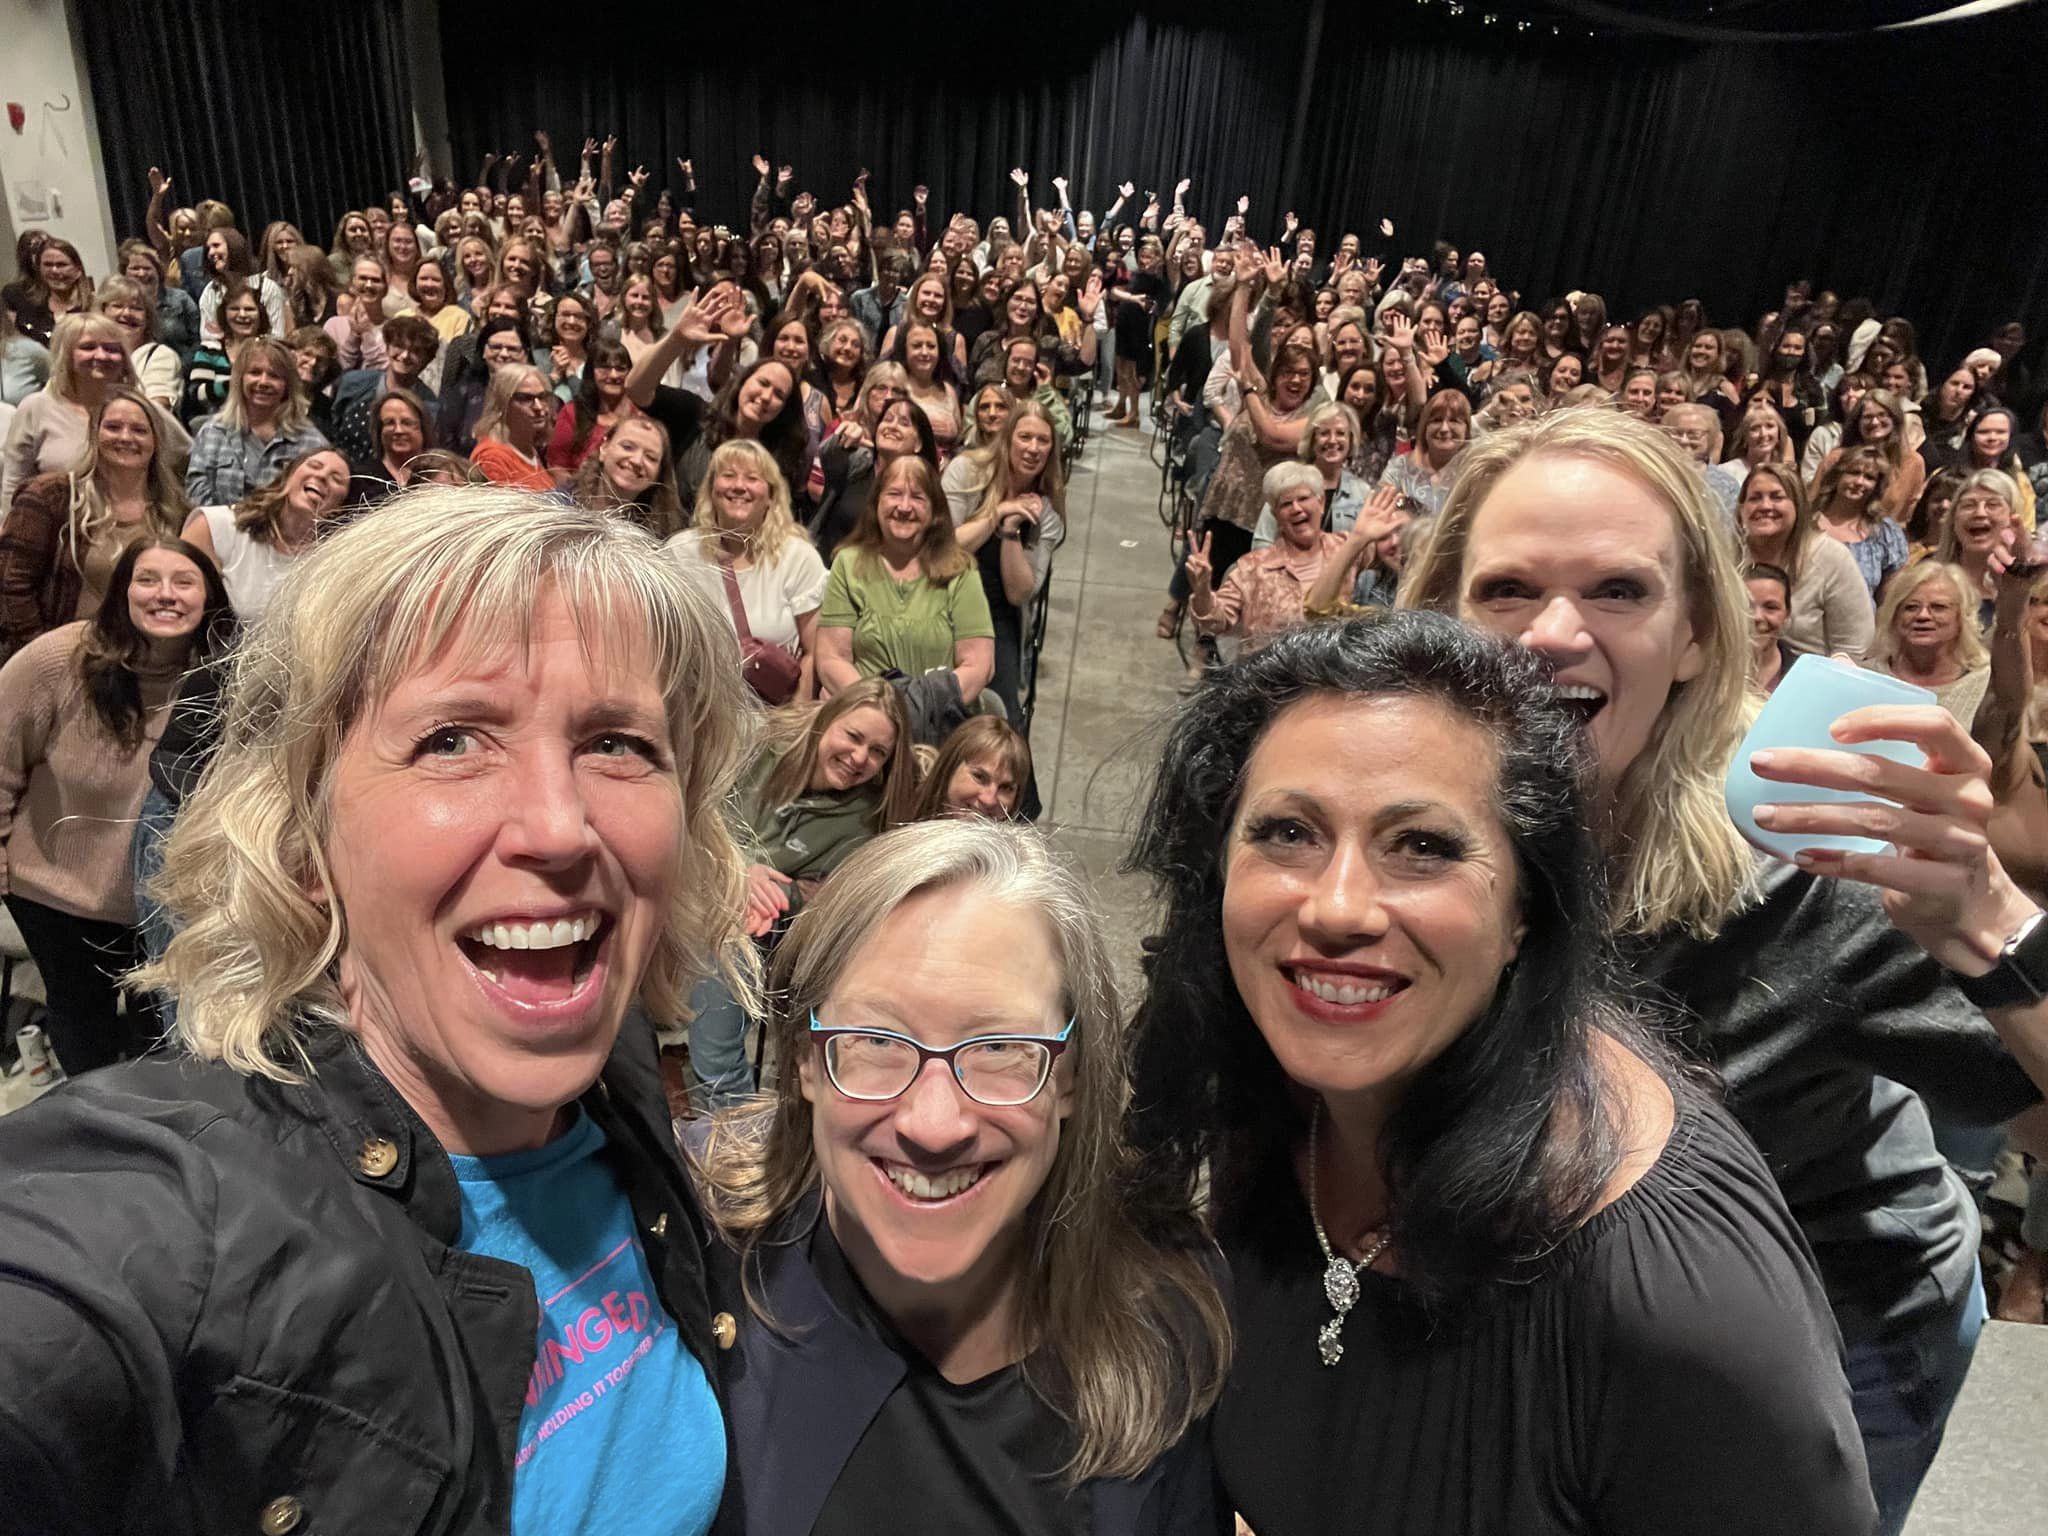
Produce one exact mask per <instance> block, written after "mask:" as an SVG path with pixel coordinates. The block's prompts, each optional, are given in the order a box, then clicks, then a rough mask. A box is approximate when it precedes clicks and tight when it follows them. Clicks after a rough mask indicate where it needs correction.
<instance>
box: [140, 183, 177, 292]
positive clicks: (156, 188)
mask: <svg viewBox="0 0 2048 1536" xmlns="http://www.w3.org/2000/svg"><path fill="white" fill-rule="evenodd" d="M170 195H171V178H170V177H168V176H166V175H165V174H164V173H163V172H162V171H160V170H158V169H157V168H156V167H155V166H153V165H152V166H151V167H150V168H149V206H148V207H147V208H146V209H144V210H143V213H142V234H143V238H144V239H146V240H148V241H149V243H150V244H151V245H152V246H154V247H155V248H156V253H157V254H158V255H159V256H161V257H163V259H164V262H165V265H167V266H168V265H169V264H170V263H172V262H175V261H176V260H177V259H178V257H177V253H176V252H175V251H173V250H172V249H171V231H170V228H169V226H168V225H166V224H165V223H164V204H165V203H166V202H168V201H169V200H170ZM166 281H167V282H170V283H175V282H176V281H177V274H176V273H175V272H173V273H171V274H170V275H169V276H168V277H167V278H166Z"/></svg>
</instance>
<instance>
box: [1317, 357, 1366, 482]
mask: <svg viewBox="0 0 2048 1536" xmlns="http://www.w3.org/2000/svg"><path fill="white" fill-rule="evenodd" d="M1361 377H1370V375H1361ZM1351 446H1352V444H1351V424H1350V423H1349V422H1347V421H1346V420H1345V419H1344V418H1343V416H1342V415H1341V414H1339V415H1332V416H1329V417H1326V418H1325V419H1323V420H1322V421H1319V422H1317V423H1316V429H1315V432H1314V433H1313V434H1312V435H1311V436H1310V439H1309V452H1310V455H1311V456H1312V458H1313V461H1314V463H1315V464H1316V466H1317V467H1318V468H1321V469H1324V470H1328V469H1330V468H1331V467H1333V466H1335V465H1338V464H1342V463H1343V462H1344V461H1345V460H1346V459H1348V458H1350V457H1351Z"/></svg>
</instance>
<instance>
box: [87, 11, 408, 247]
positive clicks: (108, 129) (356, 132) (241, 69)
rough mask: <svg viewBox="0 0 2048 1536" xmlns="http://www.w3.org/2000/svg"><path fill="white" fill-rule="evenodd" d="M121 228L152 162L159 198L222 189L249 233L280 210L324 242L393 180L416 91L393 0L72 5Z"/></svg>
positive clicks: (136, 209) (140, 197)
mask: <svg viewBox="0 0 2048 1536" xmlns="http://www.w3.org/2000/svg"><path fill="white" fill-rule="evenodd" d="M75 9H76V12H77V15H78V21H79V27H80V30H81V33H82V41H83V45H84V49H85V56H86V61H87V69H88V71H89V72H90V75H91V78H92V93H93V100H94V103H95V105H96V107H97V109H98V115H99V124H100V147H101V152H102V154H103V157H104V159H105V162H106V168H107V186H108V192H109V195H110V196H111V197H112V199H113V204H114V210H113V211H114V227H115V228H116V229H117V230H118V231H119V232H120V233H121V235H122V236H123V237H126V236H128V235H131V234H140V233H141V232H142V216H143V210H144V209H145V208H146V207H147V206H148V204H149V179H148V176H149V168H150V167H151V166H152V165H155V166H160V167H161V168H162V169H163V171H164V173H165V174H166V175H168V176H169V177H170V178H171V192H170V206H171V207H174V208H175V207H180V206H183V205H186V204H189V203H191V202H193V201H195V200H196V199H198V198H201V197H218V198H220V199H221V200H222V201H224V202H225V203H227V205H228V206H229V207H231V208H233V209H234V210H235V215H236V222H237V224H239V225H240V227H241V228H242V230H243V231H244V232H245V233H247V234H248V235H249V237H250V239H251V240H252V242H253V240H254V239H255V238H256V236H257V235H259V234H260V233H261V232H262V229H263V226H264V224H266V223H268V222H269V221H270V220H272V219H290V220H291V221H292V222H293V223H295V224H297V225H298V226H299V229H300V231H301V233H303V234H304V235H305V237H306V238H307V239H308V240H311V241H314V242H316V243H317V244H319V245H321V246H323V247H324V246H325V245H326V244H327V242H328V240H329V239H330V238H331V237H332V235H333V233H334V226H335V224H336V223H337V222H338V220H339V218H340V215H341V213H342V211H343V210H344V209H347V208H360V207H362V206H363V205H364V203H365V202H367V201H370V200H373V199H381V198H382V197H383V196H384V194H385V193H387V192H389V191H391V190H392V189H394V188H396V187H398V186H399V185H401V184H402V183H403V182H404V180H405V177H406V175H407V174H408V173H409V167H410V166H411V164H412V160H413V154H414V147H413V142H412V140H413V131H412V98H411V91H410V87H409V85H408V83H407V75H406V70H405V62H404V57H405V56H404V48H403V44H402V37H403V33H402V30H401V27H400V9H401V6H400V0H338V3H334V4H293V5H288V6H287V7H285V9H284V10H283V11H282V12H279V13H275V14H273V13H269V12H266V11H265V10H263V9H262V8H261V7H260V6H252V5H250V4H247V3H245V0H170V3H155V0H151V3H144V0H85V3H83V4H80V5H78V6H76V7H75Z"/></svg>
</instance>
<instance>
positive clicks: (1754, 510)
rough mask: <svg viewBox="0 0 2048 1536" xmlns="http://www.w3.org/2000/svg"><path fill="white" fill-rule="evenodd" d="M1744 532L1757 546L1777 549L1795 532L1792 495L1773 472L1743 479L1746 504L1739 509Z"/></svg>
mask: <svg viewBox="0 0 2048 1536" xmlns="http://www.w3.org/2000/svg"><path fill="white" fill-rule="evenodd" d="M1736 515H1737V517H1738V519H1739V520H1740V522H1741V524H1742V532H1743V536H1744V537H1745V538H1747V539H1748V540H1749V546H1750V548H1751V549H1753V550H1774V549H1777V548H1778V547H1779V546H1778V541H1779V540H1780V539H1782V538H1784V537H1785V536H1786V535H1788V534H1789V533H1791V532H1792V523H1793V519H1794V516H1795V513H1794V510H1793V506H1792V497H1791V495H1790V493H1788V492H1787V491H1786V489H1785V486H1784V483H1783V482H1782V481H1780V480H1779V479H1778V477H1777V476H1776V475H1773V474H1761V473H1758V474H1752V475H1750V477H1749V478H1748V479H1747V480H1745V481H1743V483H1742V505H1741V506H1740V507H1738V508H1737V509H1736Z"/></svg>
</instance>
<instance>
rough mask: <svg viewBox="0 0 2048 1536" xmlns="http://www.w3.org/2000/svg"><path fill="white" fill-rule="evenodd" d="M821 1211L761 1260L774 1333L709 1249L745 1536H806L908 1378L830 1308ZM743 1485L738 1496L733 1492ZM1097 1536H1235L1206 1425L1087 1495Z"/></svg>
mask: <svg viewBox="0 0 2048 1536" xmlns="http://www.w3.org/2000/svg"><path fill="white" fill-rule="evenodd" d="M819 1204H820V1202H818V1201H817V1200H815V1199H813V1200H812V1201H811V1202H809V1203H808V1209H805V1210H801V1211H797V1212H793V1213H792V1219H791V1220H790V1222H789V1223H788V1227H787V1231H786V1233H781V1234H778V1235H777V1236H778V1240H777V1241H774V1242H769V1243H763V1244H762V1245H760V1246H759V1247H757V1248H756V1249H755V1258H754V1259H753V1260H752V1261H750V1264H749V1268H750V1269H751V1270H752V1274H751V1276H750V1278H751V1279H752V1281H753V1285H754V1294H755V1295H756V1296H757V1297H758V1298H759V1299H760V1300H761V1301H762V1302H763V1303H764V1304H765V1305H766V1307H767V1311H768V1314H769V1316H771V1317H773V1318H774V1319H775V1323H776V1326H775V1327H774V1328H770V1327H769V1326H768V1325H767V1324H765V1323H763V1322H762V1321H761V1319H760V1318H758V1317H757V1316H755V1315H754V1314H753V1312H752V1311H751V1310H750V1309H749V1308H748V1306H747V1304H746V1298H745V1297H744V1296H743V1295H742V1293H741V1289H740V1269H739V1261H738V1259H737V1257H736V1256H735V1255H734V1254H733V1252H732V1251H731V1250H730V1249H729V1248H727V1247H726V1246H725V1245H724V1243H722V1242H721V1241H720V1240H719V1239H718V1238H717V1237H716V1236H714V1237H712V1238H711V1240H710V1245H709V1246H710V1254H709V1260H708V1280H709V1288H710V1292H711V1304H712V1305H713V1306H714V1307H717V1308H721V1309H723V1310H724V1311H726V1312H728V1313H730V1314H731V1316H732V1317H733V1319H734V1321H735V1323H736V1325H737V1328H738V1338H737V1341H736V1342H735V1343H734V1345H733V1347H732V1348H730V1349H727V1350H724V1351H721V1353H720V1355H719V1367H720V1371H719V1374H720V1378H721V1383H722V1386H723V1390H724V1395H725V1408H726V1413H727V1415H728V1418H729V1420H730V1425H731V1444H732V1447H733V1455H734V1457H735V1462H734V1465H733V1466H732V1467H731V1468H730V1469H728V1473H727V1483H726V1498H727V1504H726V1509H725V1513H726V1514H727V1515H728V1517H729V1516H730V1514H731V1513H732V1510H733V1501H734V1500H735V1499H736V1500H737V1501H738V1504H739V1509H740V1514H741V1526H740V1528H741V1529H742V1530H744V1531H745V1533H746V1536H808V1533H809V1531H810V1529H811V1527H812V1526H813V1525H814V1524H815V1523H816V1522H817V1519H818V1515H819V1513H820V1511H822V1510H823V1509H824V1507H825V1501H826V1499H828V1498H829V1497H830V1496H831V1493H832V1487H833V1484H834V1483H836V1482H837V1481H838V1479H839V1473H840V1470H841V1469H842V1468H843V1467H845V1465H846V1462H847V1458H848V1457H850V1456H851V1455H852V1454H853V1451H854V1448H855V1447H856V1446H857V1445H859V1444H860V1439H861V1436H862V1435H863V1434H865V1433H866V1432H867V1427H868V1425H869V1424H870V1423H872V1422H873V1421H874V1418H875V1415H876V1414H878V1413H880V1412H881V1410H882V1405H883V1403H884V1402H886V1401H887V1400H888V1397H889V1394H890V1393H891V1392H893V1391H895V1390H896V1386H897V1383H898V1382H900V1381H901V1380H902V1379H903V1377H904V1374H905V1369H906V1368H905V1366H904V1363H903V1360H902V1358H901V1357H900V1356H899V1355H897V1354H896V1352H895V1351H894V1350H892V1349H890V1348H889V1347H888V1346H887V1345H885V1344H884V1343H883V1342H882V1341H881V1340H879V1339H877V1338H876V1337H874V1335H873V1334H871V1333H869V1332H868V1331H867V1330H865V1329H863V1328H861V1327H860V1326H859V1325H857V1324H856V1323H854V1322H853V1321H851V1320H850V1319H848V1318H847V1317H846V1316H845V1315H844V1314H842V1313H841V1312H840V1311H839V1309H838V1308H837V1307H836V1306H834V1305H833V1302H832V1299H831V1298H830V1297H829V1296H828V1295H827V1294H826V1293H825V1289H824V1287H823V1285H822V1284H820V1283H819V1280H818V1276H817V1272H816V1271H815V1270H813V1269H812V1268H811V1262H810V1244H809V1236H810V1232H811V1228H812V1225H813V1223H815V1222H816V1220H817V1219H818V1209H819ZM735 1484H737V1486H736V1487H735ZM1088 1492H1089V1498H1090V1506H1091V1507H1090V1512H1089V1521H1090V1529H1091V1531H1092V1536H1228V1533H1229V1532H1230V1530H1231V1528H1232V1521H1231V1517H1230V1513H1229V1511H1228V1509H1227V1507H1225V1506H1224V1504H1223V1502H1222V1499H1221V1495H1220V1493H1219V1491H1218V1489H1217V1485H1216V1480H1215V1472H1214V1469H1213V1463H1212V1461H1211V1459H1210V1454H1209V1424H1208V1421H1207V1420H1206V1419H1204V1420H1203V1421H1202V1422H1201V1423H1200V1424H1199V1425H1197V1426H1196V1428H1195V1429H1194V1430H1192V1431H1190V1432H1189V1434H1188V1435H1187V1436H1186V1438H1185V1439H1183V1440H1182V1441H1181V1443H1180V1444H1179V1445H1177V1446H1175V1447H1174V1448H1173V1449H1172V1450H1171V1451H1169V1452H1167V1453H1166V1454H1165V1455H1164V1456H1162V1457H1161V1458H1160V1459H1159V1460H1158V1461H1156V1462H1154V1463H1153V1464H1152V1465H1151V1466H1150V1467H1148V1468H1147V1469H1146V1470H1145V1471H1144V1472H1143V1473H1141V1474H1140V1475H1139V1476H1137V1477H1134V1478H1099V1479H1096V1480H1095V1481H1093V1482H1091V1483H1090V1484H1088Z"/></svg>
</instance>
